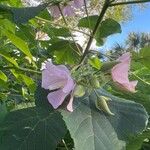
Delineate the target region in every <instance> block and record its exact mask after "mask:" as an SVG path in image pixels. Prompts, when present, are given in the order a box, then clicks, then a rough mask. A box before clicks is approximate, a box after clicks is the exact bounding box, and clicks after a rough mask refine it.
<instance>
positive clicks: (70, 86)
mask: <svg viewBox="0 0 150 150" xmlns="http://www.w3.org/2000/svg"><path fill="white" fill-rule="evenodd" d="M117 61H118V62H119V63H118V64H116V65H115V66H113V68H112V69H111V76H112V79H113V81H114V82H115V84H117V85H118V87H120V88H121V89H123V90H126V91H129V92H136V91H135V87H136V85H137V81H129V79H128V72H129V67H130V61H131V55H130V53H125V54H123V55H122V56H121V57H119V58H118V60H117ZM85 73H87V72H85ZM88 75H89V73H88ZM78 76H80V74H78ZM92 76H93V75H92ZM93 77H94V76H93ZM89 79H92V80H93V78H89ZM77 81H78V80H77ZM42 87H43V88H44V89H48V90H50V93H49V94H48V96H47V98H48V101H49V103H50V104H51V105H52V106H53V108H54V109H57V108H58V107H59V106H60V105H62V103H63V102H64V100H65V99H66V97H70V100H69V103H68V104H67V109H68V110H69V111H71V112H72V111H73V97H74V96H77V97H78V96H79V97H81V96H83V95H84V94H85V90H84V88H83V86H80V85H77V83H75V81H74V80H73V78H72V76H71V74H70V71H69V70H68V68H67V67H66V66H64V65H54V64H53V63H52V62H51V61H46V62H45V63H44V64H43V66H42ZM93 87H94V88H99V87H100V86H98V87H96V86H92V88H93ZM88 88H90V87H88ZM100 103H101V102H100ZM108 110H109V109H107V112H109V111H108ZM109 114H111V113H109Z"/></svg>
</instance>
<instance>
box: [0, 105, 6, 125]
mask: <svg viewBox="0 0 150 150" xmlns="http://www.w3.org/2000/svg"><path fill="white" fill-rule="evenodd" d="M6 114H7V108H6V105H5V103H1V102H0V123H1V122H2V121H3V119H4V118H5V116H6Z"/></svg>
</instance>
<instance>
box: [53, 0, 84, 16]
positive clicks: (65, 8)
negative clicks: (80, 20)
mask: <svg viewBox="0 0 150 150" xmlns="http://www.w3.org/2000/svg"><path fill="white" fill-rule="evenodd" d="M83 5H84V0H72V1H69V2H67V3H65V4H62V5H60V9H61V11H62V13H63V15H64V16H74V15H75V10H76V9H80V8H81V7H82V6H83ZM50 10H51V14H52V16H53V17H54V18H58V17H60V16H61V12H60V10H59V7H58V6H57V5H53V6H51V7H50Z"/></svg>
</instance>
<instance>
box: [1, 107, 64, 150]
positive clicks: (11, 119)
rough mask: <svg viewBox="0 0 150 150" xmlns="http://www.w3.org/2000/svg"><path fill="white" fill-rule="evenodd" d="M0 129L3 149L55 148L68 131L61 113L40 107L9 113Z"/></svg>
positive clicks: (43, 149)
mask: <svg viewBox="0 0 150 150" xmlns="http://www.w3.org/2000/svg"><path fill="white" fill-rule="evenodd" d="M0 130H1V131H3V134H2V136H1V139H2V141H1V143H0V149H1V150H14V149H19V150H33V149H36V150H49V149H51V150H55V149H56V146H57V144H58V142H60V140H61V138H63V137H64V135H65V133H66V127H65V124H64V122H63V120H62V117H61V115H60V114H59V113H58V112H54V111H50V110H46V109H44V108H40V107H38V108H36V107H32V108H27V109H22V110H18V111H14V112H11V113H9V114H8V115H7V116H6V118H5V120H4V122H3V123H2V124H1V125H0Z"/></svg>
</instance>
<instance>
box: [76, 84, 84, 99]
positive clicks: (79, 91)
mask: <svg viewBox="0 0 150 150" xmlns="http://www.w3.org/2000/svg"><path fill="white" fill-rule="evenodd" d="M84 94H85V89H84V87H83V86H82V85H77V86H76V87H75V90H74V96H75V97H82V96H84Z"/></svg>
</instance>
